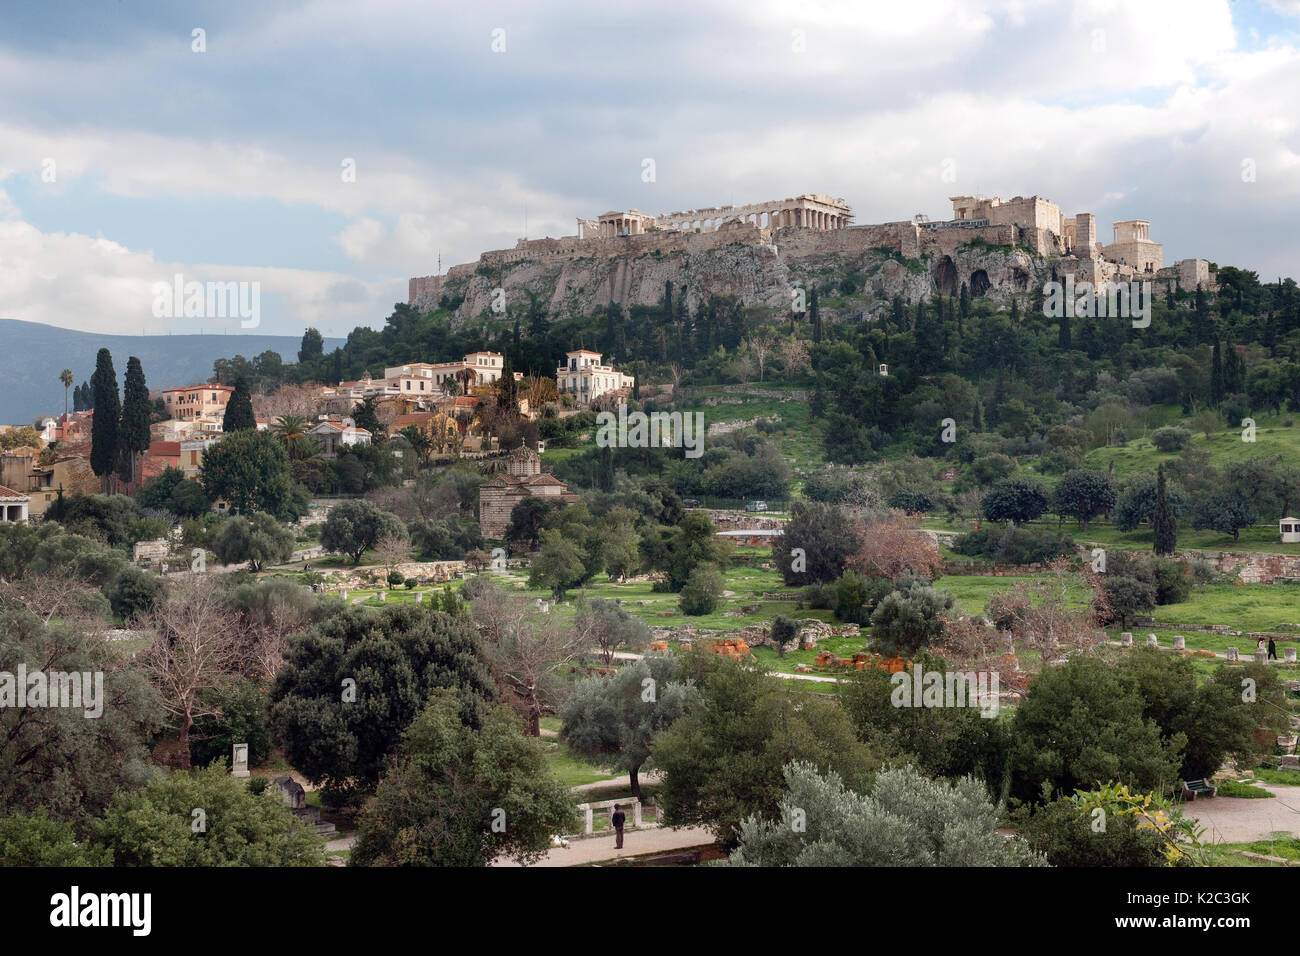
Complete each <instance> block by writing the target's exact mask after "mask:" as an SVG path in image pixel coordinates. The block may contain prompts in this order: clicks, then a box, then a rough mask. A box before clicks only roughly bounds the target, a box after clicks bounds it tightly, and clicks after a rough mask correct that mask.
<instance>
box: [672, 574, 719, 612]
mask: <svg viewBox="0 0 1300 956" xmlns="http://www.w3.org/2000/svg"><path fill="white" fill-rule="evenodd" d="M725 587H726V579H725V578H723V576H722V571H721V570H720V569H719V568H718V566H717V565H715V564H697V565H696V566H695V567H694V568H692V569H691V576H690V577H689V578H687V580H686V586H685V587H683V588H682V590H681V600H680V601H679V602H678V603H679V604H680V606H681V610H682V613H683V614H687V615H690V616H692V617H699V616H701V615H704V614H712V613H713V612H714V611H715V610H717V607H718V601H719V599H720V598H721V597H722V591H723V589H724V588H725Z"/></svg>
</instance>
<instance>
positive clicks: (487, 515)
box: [478, 446, 578, 541]
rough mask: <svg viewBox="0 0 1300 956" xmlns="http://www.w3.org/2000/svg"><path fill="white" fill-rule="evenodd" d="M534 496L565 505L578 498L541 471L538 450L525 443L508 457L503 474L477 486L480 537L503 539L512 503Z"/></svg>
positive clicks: (515, 503) (557, 480)
mask: <svg viewBox="0 0 1300 956" xmlns="http://www.w3.org/2000/svg"><path fill="white" fill-rule="evenodd" d="M534 495H536V496H539V497H545V498H550V499H553V500H558V501H562V502H564V503H565V504H566V505H567V504H569V503H570V502H573V501H577V500H578V496H577V495H575V494H574V493H573V492H571V491H569V489H568V486H566V485H565V484H564V482H562V481H560V479H558V478H556V477H555V476H554V475H548V474H545V473H543V471H542V459H541V456H540V455H538V454H537V452H535V451H533V450H532V449H531V448H528V447H527V446H524V447H521V448H516V449H515V450H514V451H512V452H511V453H510V457H509V459H507V462H506V471H505V474H500V475H497V476H496V477H494V478H493V479H492V480H491V481H488V482H485V483H484V484H482V485H480V486H479V490H478V523H479V528H480V529H481V530H482V532H483V537H485V538H495V539H496V540H498V541H499V540H502V539H504V538H505V536H506V528H508V527H509V526H510V513H511V512H512V511H514V510H515V505H517V504H519V502H521V501H523V500H524V499H525V498H531V497H533V496H534Z"/></svg>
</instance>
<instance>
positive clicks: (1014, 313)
mask: <svg viewBox="0 0 1300 956" xmlns="http://www.w3.org/2000/svg"><path fill="white" fill-rule="evenodd" d="M1019 322H1020V303H1019V302H1018V301H1016V297H1015V296H1012V297H1011V324H1012V325H1013V326H1014V325H1016V324H1018V323H1019Z"/></svg>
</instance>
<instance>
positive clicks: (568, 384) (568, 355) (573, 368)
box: [555, 349, 636, 404]
mask: <svg viewBox="0 0 1300 956" xmlns="http://www.w3.org/2000/svg"><path fill="white" fill-rule="evenodd" d="M564 357H565V360H566V362H565V364H564V365H561V366H559V367H558V368H556V370H555V387H556V388H557V389H558V390H559V392H560V394H561V395H564V394H569V395H572V396H573V397H574V398H576V399H577V400H578V401H579V402H581V403H583V404H587V403H589V402H592V401H595V400H596V399H597V398H599V397H600V396H602V395H604V394H605V393H606V392H616V391H619V390H620V389H625V388H626V389H630V388H632V386H633V385H635V384H636V378H635V377H634V376H632V375H624V374H623V373H622V372H620V371H618V370H617V369H615V368H614V366H612V365H601V364H600V359H601V353H600V352H592V351H589V350H588V349H578V350H576V351H573V352H565V353H564Z"/></svg>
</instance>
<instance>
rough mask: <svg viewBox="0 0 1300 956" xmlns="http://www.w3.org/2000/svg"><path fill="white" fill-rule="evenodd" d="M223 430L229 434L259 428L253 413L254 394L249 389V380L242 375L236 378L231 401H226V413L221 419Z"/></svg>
mask: <svg viewBox="0 0 1300 956" xmlns="http://www.w3.org/2000/svg"><path fill="white" fill-rule="evenodd" d="M221 430H222V431H223V432H225V434H226V435H228V436H229V435H232V434H234V433H235V432H242V431H256V430H257V417H256V416H255V415H254V414H253V396H252V393H250V392H249V390H248V381H247V380H246V379H245V378H243V377H242V376H241V377H239V378H237V379H235V390H234V391H233V392H231V393H230V401H229V402H227V403H226V414H225V417H224V418H222V420H221Z"/></svg>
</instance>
